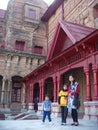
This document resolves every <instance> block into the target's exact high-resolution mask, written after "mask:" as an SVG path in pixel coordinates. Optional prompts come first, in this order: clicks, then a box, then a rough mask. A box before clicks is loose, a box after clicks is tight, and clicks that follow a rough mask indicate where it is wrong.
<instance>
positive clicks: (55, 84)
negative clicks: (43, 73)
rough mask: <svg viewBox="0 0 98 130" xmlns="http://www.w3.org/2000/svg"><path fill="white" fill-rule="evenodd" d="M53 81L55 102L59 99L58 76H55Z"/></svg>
mask: <svg viewBox="0 0 98 130" xmlns="http://www.w3.org/2000/svg"><path fill="white" fill-rule="evenodd" d="M53 83H54V91H53V96H54V102H56V101H57V82H56V77H54V78H53Z"/></svg>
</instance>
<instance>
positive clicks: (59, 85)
mask: <svg viewBox="0 0 98 130" xmlns="http://www.w3.org/2000/svg"><path fill="white" fill-rule="evenodd" d="M60 88H61V75H60V74H59V75H58V76H57V97H58V94H59V92H60Z"/></svg>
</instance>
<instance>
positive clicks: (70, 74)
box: [69, 74, 76, 85]
mask: <svg viewBox="0 0 98 130" xmlns="http://www.w3.org/2000/svg"><path fill="white" fill-rule="evenodd" d="M69 76H72V77H73V79H74V80H73V84H74V83H75V82H76V81H75V78H74V76H73V74H70V75H69ZM70 84H71V82H70V81H69V85H70Z"/></svg>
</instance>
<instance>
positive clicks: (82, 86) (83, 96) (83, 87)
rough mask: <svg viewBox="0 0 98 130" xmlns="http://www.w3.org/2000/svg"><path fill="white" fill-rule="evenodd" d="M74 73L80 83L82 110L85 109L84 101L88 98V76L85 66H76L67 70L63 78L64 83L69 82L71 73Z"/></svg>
mask: <svg viewBox="0 0 98 130" xmlns="http://www.w3.org/2000/svg"><path fill="white" fill-rule="evenodd" d="M70 74H72V75H73V76H74V78H75V80H76V81H77V82H78V83H79V85H80V100H81V108H80V111H84V105H83V103H84V101H85V100H86V91H85V90H86V78H85V74H84V70H83V67H80V68H75V69H71V70H69V71H67V72H65V73H64V74H63V75H62V78H63V80H62V81H63V84H66V83H67V84H68V83H69V75H70Z"/></svg>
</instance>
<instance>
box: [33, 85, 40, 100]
mask: <svg viewBox="0 0 98 130" xmlns="http://www.w3.org/2000/svg"><path fill="white" fill-rule="evenodd" d="M39 94H40V89H39V83H35V85H34V95H33V99H34V100H35V99H37V98H38V99H39Z"/></svg>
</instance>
